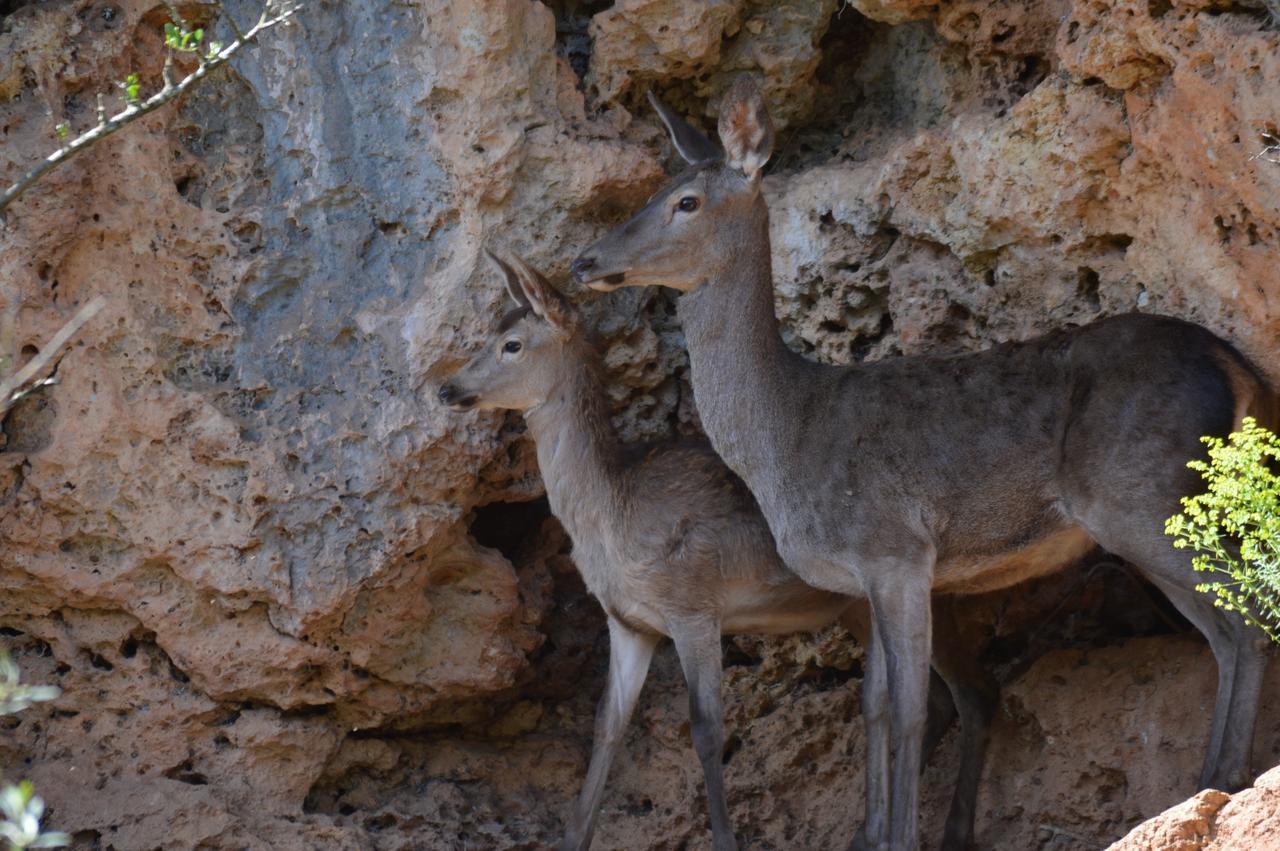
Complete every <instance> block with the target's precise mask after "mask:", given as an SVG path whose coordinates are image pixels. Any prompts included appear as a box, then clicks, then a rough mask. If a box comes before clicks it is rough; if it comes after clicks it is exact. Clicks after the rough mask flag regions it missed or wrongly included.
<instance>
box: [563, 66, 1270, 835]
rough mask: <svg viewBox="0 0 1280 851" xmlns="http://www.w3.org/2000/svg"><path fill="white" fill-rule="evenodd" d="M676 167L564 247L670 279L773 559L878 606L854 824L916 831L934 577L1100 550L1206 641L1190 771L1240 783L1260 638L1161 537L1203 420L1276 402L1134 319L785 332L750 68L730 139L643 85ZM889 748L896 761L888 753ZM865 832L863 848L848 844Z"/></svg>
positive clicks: (1219, 427) (699, 373)
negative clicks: (814, 344) (848, 340)
mask: <svg viewBox="0 0 1280 851" xmlns="http://www.w3.org/2000/svg"><path fill="white" fill-rule="evenodd" d="M654 106H655V108H656V109H657V110H658V113H659V115H660V116H661V118H662V120H663V122H664V123H665V124H666V126H667V129H668V131H669V132H670V134H671V138H672V141H673V142H674V143H675V146H676V149H677V150H678V151H679V152H680V153H681V154H682V155H683V157H684V158H685V159H686V160H687V161H688V162H689V163H690V165H689V167H688V168H687V169H686V170H685V171H684V172H683V173H681V174H680V175H679V176H678V177H676V178H675V179H674V180H673V181H672V182H671V183H670V185H668V186H667V187H666V188H665V189H664V190H662V191H660V192H659V193H658V194H657V195H655V196H654V197H653V198H652V199H651V200H650V201H649V203H648V204H646V205H645V206H644V208H643V209H641V210H640V211H639V212H638V213H636V214H635V216H634V217H633V218H631V220H630V221H628V222H626V223H625V224H622V225H620V226H619V227H617V228H616V229H614V230H613V231H611V232H610V233H608V234H606V235H605V236H604V237H603V238H601V239H600V240H599V241H598V242H597V243H596V244H595V245H593V246H592V247H590V248H589V249H587V251H585V252H584V253H583V254H582V255H581V256H580V257H579V258H578V259H577V260H575V261H574V263H573V266H572V268H573V272H574V275H575V277H576V278H577V279H578V280H579V281H580V282H583V283H587V284H589V285H591V286H593V287H594V288H596V289H600V290H608V289H612V288H614V287H617V286H628V285H630V286H642V285H646V284H661V285H664V286H669V287H674V288H675V289H677V290H680V291H681V292H682V293H683V295H682V296H681V298H680V304H679V316H680V319H681V322H682V324H683V326H684V333H685V338H686V340H687V343H688V347H689V360H690V364H691V369H692V380H693V389H694V398H695V399H696V401H697V404H698V410H699V413H700V415H701V418H702V424H703V427H704V429H705V430H706V433H707V435H708V437H709V438H710V439H711V444H712V446H713V447H714V448H715V450H716V452H718V453H719V454H720V456H721V457H722V458H723V459H724V460H725V462H726V463H727V464H728V465H729V467H730V468H732V469H733V470H734V472H736V473H737V474H738V475H739V476H741V477H742V478H743V480H744V481H745V482H746V484H747V487H748V488H750V490H751V492H752V493H753V494H754V495H755V497H756V500H757V501H758V503H759V505H760V508H761V510H762V511H763V513H764V516H765V518H766V519H767V521H768V523H769V528H770V529H771V530H772V532H773V535H774V538H775V539H776V541H777V544H778V548H779V552H780V553H781V554H782V557H783V559H784V560H785V561H786V563H787V566H788V567H790V568H791V569H792V570H793V571H795V572H796V573H797V574H798V575H799V576H800V577H801V578H802V579H804V580H805V581H806V582H808V583H810V584H812V585H815V586H817V587H821V588H826V589H828V590H830V591H833V592H836V593H841V594H849V595H858V596H864V595H865V596H866V597H868V598H869V599H870V602H871V613H872V629H871V641H870V644H869V646H868V648H867V651H868V660H869V664H868V666H867V670H866V679H865V681H864V683H863V712H864V717H865V723H866V726H867V742H868V753H867V765H866V772H867V805H866V823H865V825H864V828H865V831H866V841H867V842H868V843H869V844H870V845H871V846H872V847H875V848H884V847H889V848H893V849H903V851H906V849H909V851H915V849H916V847H917V832H918V825H917V821H918V818H917V816H918V809H919V779H918V776H917V771H916V769H917V767H918V765H919V762H920V753H921V742H922V733H923V730H924V725H925V705H926V686H927V682H928V668H929V664H928V659H929V646H930V633H931V624H930V606H929V599H930V593H931V592H942V593H969V592H977V591H986V590H991V589H996V588H1001V587H1004V586H1007V585H1011V584H1013V583H1015V582H1020V581H1022V580H1024V579H1026V578H1029V577H1032V576H1038V575H1042V574H1044V573H1047V572H1050V571H1054V570H1057V569H1059V568H1061V567H1063V566H1065V565H1066V564H1068V563H1070V562H1072V561H1074V560H1076V559H1077V558H1078V557H1079V556H1080V555H1082V554H1083V553H1084V552H1085V551H1086V550H1088V549H1089V548H1091V547H1093V546H1094V545H1095V544H1100V545H1102V546H1103V547H1105V548H1106V549H1108V550H1110V551H1111V552H1113V553H1116V554H1118V555H1120V556H1122V557H1123V558H1125V559H1127V560H1128V561H1130V562H1132V563H1133V564H1135V565H1137V566H1138V567H1139V569H1141V570H1142V572H1143V573H1144V574H1145V575H1146V576H1147V578H1149V579H1150V580H1151V581H1152V582H1153V583H1154V584H1155V585H1157V586H1158V587H1159V588H1160V589H1162V590H1163V591H1164V592H1165V593H1166V594H1167V595H1168V597H1169V598H1170V600H1172V602H1173V603H1174V605H1175V606H1177V607H1178V609H1179V610H1181V611H1182V613H1183V614H1185V615H1186V616H1187V618H1188V619H1189V620H1190V621H1191V622H1192V623H1193V624H1195V626H1196V627H1197V628H1198V629H1199V630H1200V631H1201V632H1202V633H1204V634H1205V636H1206V637H1207V638H1208V640H1209V643H1210V645H1211V646H1212V649H1213V653H1214V657H1215V658H1216V660H1217V663H1218V697H1217V705H1216V707H1215V710H1214V718H1213V727H1212V734H1211V736H1210V742H1209V750H1208V754H1207V755H1206V757H1205V762H1204V770H1203V772H1202V774H1201V776H1200V783H1201V786H1216V787H1218V788H1226V789H1236V788H1239V787H1240V786H1242V785H1243V784H1245V783H1246V782H1247V780H1248V779H1249V777H1250V774H1249V755H1250V742H1251V739H1252V737H1253V727H1254V719H1255V716H1256V711H1257V706H1258V699H1259V693H1260V689H1261V685H1262V676H1263V672H1264V668H1265V665H1266V657H1265V654H1264V649H1263V645H1262V642H1261V633H1258V632H1252V631H1250V630H1248V628H1247V627H1246V626H1245V624H1244V622H1243V621H1242V620H1241V619H1240V618H1239V617H1238V616H1235V615H1232V614H1229V613H1226V612H1224V611H1222V610H1221V609H1217V608H1215V607H1214V605H1213V601H1212V599H1211V598H1210V597H1208V596H1206V595H1204V594H1200V593H1197V592H1196V591H1195V590H1194V586H1195V584H1196V577H1195V574H1194V572H1193V571H1192V568H1191V555H1190V554H1189V553H1188V552H1186V551H1182V550H1176V549H1174V548H1173V547H1172V546H1171V545H1170V541H1169V539H1168V538H1166V537H1165V535H1164V534H1163V528H1164V520H1165V518H1166V517H1168V516H1169V515H1171V514H1173V513H1174V512H1175V511H1177V510H1178V508H1179V503H1178V499H1179V497H1180V496H1182V495H1184V494H1186V493H1188V492H1191V491H1193V490H1195V489H1196V488H1197V480H1196V477H1195V474H1194V473H1193V472H1190V471H1189V470H1187V468H1186V466H1185V465H1186V462H1187V461H1188V460H1189V459H1191V458H1193V457H1197V456H1200V455H1202V454H1203V447H1202V446H1201V445H1200V443H1199V437H1200V436H1201V435H1204V434H1224V433H1225V432H1227V431H1228V430H1229V429H1230V428H1231V427H1232V425H1233V424H1236V423H1238V422H1239V420H1240V418H1241V417H1242V416H1243V415H1244V414H1246V413H1253V414H1255V415H1257V416H1258V417H1259V419H1260V420H1262V421H1264V422H1268V423H1274V422H1275V421H1276V419H1277V403H1276V397H1275V396H1274V394H1273V393H1272V392H1271V391H1270V390H1269V389H1268V388H1267V387H1266V386H1265V384H1264V382H1263V381H1262V379H1261V378H1259V376H1258V374H1257V372H1256V371H1255V370H1254V369H1253V368H1252V367H1251V366H1250V365H1249V364H1248V363H1247V362H1246V361H1245V360H1244V359H1243V358H1242V357H1241V356H1240V354H1239V353H1238V352H1236V350H1235V349H1233V348H1232V347H1231V346H1230V345H1229V344H1227V343H1225V342H1223V341H1222V340H1220V339H1218V338H1217V337H1215V336H1214V335H1213V334H1211V333H1210V332H1208V331H1206V330H1204V329H1203V328H1200V327H1198V326H1195V325H1192V324H1189V323H1186V322H1181V321H1178V320H1175V319H1169V318H1161V317H1155V316H1141V315H1130V316H1123V317H1117V318H1113V319H1107V320H1103V321H1100V322H1097V323H1094V324H1092V325H1088V326H1085V327H1082V328H1076V329H1073V330H1070V331H1065V332H1060V333H1055V334H1050V335H1048V336H1045V337H1041V338H1038V339H1035V340H1032V341H1029V342H1026V343H1022V344H1017V345H1005V346H999V347H996V348H994V349H991V350H989V351H985V352H982V353H978V354H971V355H964V356H957V357H903V358H894V359H887V360H883V361H879V362H877V363H870V364H855V365H850V366H844V367H836V366H826V365H820V364H816V363H812V362H810V361H807V360H805V359H804V358H802V357H801V356H799V355H797V354H795V353H793V352H791V351H790V350H789V349H787V347H786V346H785V345H783V342H782V340H781V338H780V337H779V334H778V323H777V318H776V316H775V314H774V303H773V277H772V271H771V268H770V248H769V214H768V209H767V207H766V204H765V199H764V196H763V194H762V193H761V186H760V183H761V177H760V175H761V169H762V168H763V167H764V164H765V162H766V161H767V160H768V159H769V156H770V153H771V147H772V142H773V130H772V125H771V123H770V119H769V116H768V113H767V112H766V110H765V106H764V102H763V99H762V97H761V96H760V94H759V92H758V90H757V89H756V87H755V85H754V84H753V83H752V82H751V80H750V79H749V78H747V77H742V78H740V79H739V80H738V81H736V82H735V84H734V85H733V87H732V88H731V89H730V90H729V91H728V92H727V93H726V95H725V97H724V101H723V104H722V106H721V110H720V119H719V135H720V140H721V143H722V144H723V148H724V153H723V154H721V152H720V150H719V149H717V147H716V146H715V145H714V144H713V143H712V142H710V141H709V140H708V139H707V138H706V137H705V136H703V135H702V134H701V133H699V132H698V131H697V130H695V129H694V128H693V127H691V126H690V125H689V124H687V123H686V122H685V121H684V120H683V119H681V118H680V117H679V116H678V115H675V114H674V113H672V112H671V111H670V110H669V109H667V108H666V107H665V106H663V105H662V104H661V103H659V102H657V101H656V99H654ZM891 754H892V758H891ZM855 844H857V843H855Z"/></svg>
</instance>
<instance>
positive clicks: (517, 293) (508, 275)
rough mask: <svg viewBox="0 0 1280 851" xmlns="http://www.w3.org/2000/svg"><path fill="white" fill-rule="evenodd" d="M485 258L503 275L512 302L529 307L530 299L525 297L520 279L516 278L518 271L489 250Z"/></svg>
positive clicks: (485, 253)
mask: <svg viewBox="0 0 1280 851" xmlns="http://www.w3.org/2000/svg"><path fill="white" fill-rule="evenodd" d="M484 256H485V257H488V258H489V261H490V262H491V263H493V265H495V266H497V267H498V271H499V272H501V273H502V277H503V280H504V281H506V284H507V295H509V296H511V300H512V301H514V302H515V303H516V304H517V305H519V306H520V307H529V299H528V298H526V297H525V294H524V290H522V289H520V279H519V278H518V277H517V276H516V270H515V269H512V268H511V267H510V266H509V265H507V264H506V263H505V262H504V261H503V259H502V258H501V257H499V256H498V255H496V254H494V253H493V252H492V251H490V250H489V249H487V248H486V249H485V250H484Z"/></svg>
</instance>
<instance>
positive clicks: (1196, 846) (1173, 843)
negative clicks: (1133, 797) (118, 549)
mask: <svg viewBox="0 0 1280 851" xmlns="http://www.w3.org/2000/svg"><path fill="white" fill-rule="evenodd" d="M1277 811H1280V769H1276V768H1273V769H1272V770H1270V771H1268V772H1267V773H1266V774H1264V775H1262V776H1261V777H1259V778H1258V782H1257V783H1255V784H1254V785H1253V788H1251V789H1246V790H1244V791H1243V792H1240V793H1239V794H1237V795H1228V794H1227V793H1225V792H1219V791H1218V790H1216V789H1206V790H1205V791H1203V792H1201V793H1200V794H1198V795H1196V796H1195V797H1194V798H1191V799H1190V800H1188V801H1184V802H1183V803H1181V804H1178V805H1177V806H1176V807H1171V808H1169V809H1168V810H1166V811H1165V812H1163V813H1161V814H1160V815H1158V816H1156V817H1155V818H1153V819H1148V820H1147V821H1144V822H1143V823H1142V824H1140V825H1138V826H1137V827H1135V828H1134V829H1133V830H1132V831H1130V832H1129V834H1128V835H1127V836H1125V838H1124V839H1121V840H1120V841H1119V842H1117V843H1115V844H1114V845H1112V846H1110V848H1109V849H1108V851H1200V849H1227V848H1276V847H1280V820H1278V819H1277V818H1276V813H1277Z"/></svg>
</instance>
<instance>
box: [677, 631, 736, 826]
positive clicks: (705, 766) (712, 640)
mask: <svg viewBox="0 0 1280 851" xmlns="http://www.w3.org/2000/svg"><path fill="white" fill-rule="evenodd" d="M671 637H672V639H674V641H675V645H676V653H677V654H678V655H679V657H680V667H681V668H682V669H683V670H684V678H685V682H686V683H688V686H689V726H690V728H691V731H692V733H693V747H694V750H695V751H697V754H698V761H699V762H701V763H702V773H703V776H704V777H705V779H706V782H707V810H708V812H709V813H710V816H711V842H712V847H713V848H714V849H715V851H737V847H738V842H737V840H736V839H735V838H734V835H733V824H732V823H731V822H730V820H729V806H728V803H727V802H726V800H725V791H724V763H723V757H724V712H723V709H722V707H721V703H720V677H721V667H720V624H719V623H716V622H715V621H711V620H704V619H699V620H696V621H690V622H687V623H683V624H680V625H678V626H675V627H674V628H673V629H672V636H671Z"/></svg>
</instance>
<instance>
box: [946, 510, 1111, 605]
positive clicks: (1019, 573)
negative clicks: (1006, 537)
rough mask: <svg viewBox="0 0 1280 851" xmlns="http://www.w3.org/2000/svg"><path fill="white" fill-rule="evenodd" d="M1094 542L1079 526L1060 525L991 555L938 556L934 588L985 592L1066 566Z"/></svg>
mask: <svg viewBox="0 0 1280 851" xmlns="http://www.w3.org/2000/svg"><path fill="white" fill-rule="evenodd" d="M1094 546H1095V544H1094V541H1093V539H1092V538H1090V537H1089V535H1088V533H1087V532H1085V531H1084V529H1082V528H1080V527H1079V526H1069V527H1067V528H1064V529H1058V530H1057V531H1054V532H1051V533H1049V534H1047V535H1045V536H1044V537H1042V538H1038V539H1036V540H1035V541H1032V542H1031V543H1029V544H1026V545H1024V546H1021V547H1018V548H1017V549H1012V550H1007V551H1005V552H1001V553H994V554H991V555H980V556H969V555H961V556H954V557H950V558H946V559H939V561H938V564H937V566H936V567H935V569H934V574H933V590H934V591H935V592H937V593H941V594H985V593H986V592H988V591H998V590H999V589H1001V588H1008V587H1009V586H1010V585H1016V584H1017V583H1019V582H1023V581H1025V580H1027V579H1034V578H1035V577H1037V576H1045V575H1047V574H1050V573H1054V572H1056V571H1059V570H1061V569H1063V568H1064V567H1067V566H1068V565H1070V564H1072V563H1073V562H1075V561H1076V560H1078V559H1079V558H1080V557H1081V556H1083V555H1084V554H1085V553H1087V552H1089V550H1091V549H1093V547H1094Z"/></svg>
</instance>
